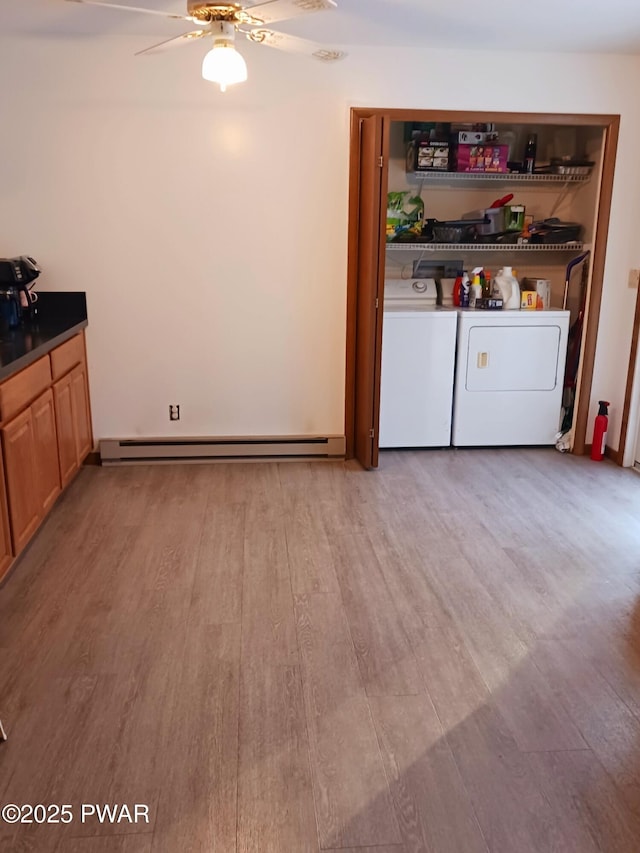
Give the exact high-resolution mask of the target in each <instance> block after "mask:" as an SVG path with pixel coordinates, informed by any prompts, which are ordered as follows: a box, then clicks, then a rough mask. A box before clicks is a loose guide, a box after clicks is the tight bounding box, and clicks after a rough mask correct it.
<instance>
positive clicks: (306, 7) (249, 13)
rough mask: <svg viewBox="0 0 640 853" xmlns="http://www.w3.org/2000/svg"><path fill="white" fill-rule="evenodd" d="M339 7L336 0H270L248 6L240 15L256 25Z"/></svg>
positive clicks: (239, 18) (244, 20) (240, 19)
mask: <svg viewBox="0 0 640 853" xmlns="http://www.w3.org/2000/svg"><path fill="white" fill-rule="evenodd" d="M335 8H337V3H335V2H334V0H269V2H267V3H259V4H258V5H257V6H247V7H246V8H245V9H244V10H243V11H242V12H240V13H239V15H238V20H239V21H240V22H241V23H247V24H251V23H253V24H254V25H255V24H256V23H257V24H258V25H260V24H274V23H275V22H276V21H286V20H288V19H289V18H297V17H298V16H300V15H308V14H309V13H310V12H324V11H326V10H327V9H335Z"/></svg>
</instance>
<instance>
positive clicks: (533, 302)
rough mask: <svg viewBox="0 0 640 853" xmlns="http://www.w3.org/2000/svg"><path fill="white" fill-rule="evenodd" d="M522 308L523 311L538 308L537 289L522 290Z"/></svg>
mask: <svg viewBox="0 0 640 853" xmlns="http://www.w3.org/2000/svg"><path fill="white" fill-rule="evenodd" d="M520 308H521V309H522V310H523V311H536V310H537V308H538V293H537V291H536V290H522V291H521V292H520Z"/></svg>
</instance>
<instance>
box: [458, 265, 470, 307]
mask: <svg viewBox="0 0 640 853" xmlns="http://www.w3.org/2000/svg"><path fill="white" fill-rule="evenodd" d="M470 289H471V286H470V284H469V276H468V274H467V273H466V272H465V273H463V275H462V284H461V286H460V307H461V308H468V307H469V291H470Z"/></svg>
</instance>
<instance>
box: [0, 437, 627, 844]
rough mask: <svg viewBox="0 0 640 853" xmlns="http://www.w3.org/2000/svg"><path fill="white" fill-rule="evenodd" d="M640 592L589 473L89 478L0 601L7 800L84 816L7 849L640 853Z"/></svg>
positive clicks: (433, 458) (429, 454)
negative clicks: (108, 811)
mask: <svg viewBox="0 0 640 853" xmlns="http://www.w3.org/2000/svg"><path fill="white" fill-rule="evenodd" d="M639 600H640V477H639V476H638V475H636V474H635V473H633V472H631V471H623V470H620V469H618V468H616V467H615V466H613V465H612V464H610V463H608V462H604V463H598V464H596V463H592V462H590V461H589V460H586V459H579V458H573V457H569V456H562V455H561V454H559V453H557V452H556V451H553V450H520V449H514V450H495V451H489V450H482V451H480V450H469V451H462V450H455V451H454V450H449V451H425V452H388V453H384V454H382V457H381V467H380V470H379V471H377V472H364V471H362V470H360V469H359V468H358V466H357V465H355V464H351V463H348V464H343V463H339V462H336V463H328V462H327V463H307V462H285V463H275V462H274V463H254V464H248V463H247V464H214V465H207V466H199V465H180V466H157V467H128V468H111V469H107V468H104V469H101V468H86V469H84V470H83V471H82V472H81V474H80V475H79V477H78V478H77V480H76V481H75V482H74V483H73V485H72V486H71V488H70V489H69V490H68V492H67V493H66V494H65V495H64V496H63V497H62V499H61V500H60V501H59V503H58V505H57V506H56V507H55V509H54V511H53V512H52V514H51V516H50V517H49V519H48V520H47V522H46V523H45V525H44V527H43V529H42V530H41V531H40V533H39V534H38V535H37V536H36V538H35V540H34V541H33V543H32V544H31V546H30V547H29V549H28V551H27V553H26V554H25V555H24V556H23V558H22V559H21V560H20V561H19V564H18V565H17V567H16V568H15V570H14V571H13V572H12V574H11V575H10V577H9V578H8V580H7V581H6V582H5V583H4V584H3V586H2V587H0V718H1V719H2V720H3V722H4V724H5V727H6V728H7V731H8V734H9V740H8V742H7V743H5V744H0V804H4V803H15V804H18V805H20V804H23V803H31V804H35V803H41V804H49V803H57V804H71V805H72V806H73V809H74V820H73V822H72V823H70V824H68V825H63V824H50V825H39V824H27V825H11V824H8V823H6V822H2V821H1V820H0V850H2V851H3V852H4V851H11V853H14V851H15V853H20V851H25V852H26V851H33V853H236V852H237V853H312V851H319V850H323V851H331V850H334V851H336V850H340V851H343V853H345V851H348V852H349V853H356V851H357V852H358V853H416V852H417V851H425V853H551V851H553V852H554V853H596V851H604V853H637V851H638V850H640V606H639V604H638V602H639ZM81 803H87V804H116V803H117V804H122V803H126V804H129V805H130V806H133V804H135V803H139V804H146V805H148V807H149V823H145V822H143V823H136V824H131V823H127V822H120V823H116V824H112V823H99V822H98V821H97V820H96V819H88V820H86V821H85V823H82V822H81V820H80V804H81Z"/></svg>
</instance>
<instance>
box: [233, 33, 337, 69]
mask: <svg viewBox="0 0 640 853" xmlns="http://www.w3.org/2000/svg"><path fill="white" fill-rule="evenodd" d="M245 35H246V36H247V38H248V39H249V40H250V41H254V42H256V43H257V44H266V45H268V46H269V47H276V48H278V49H279V50H287V51H289V52H290V53H303V54H305V56H313V57H314V58H315V59H320V60H322V61H323V62H332V61H333V60H336V59H344V58H345V56H346V55H347V54H346V53H345V52H344V51H343V50H333V49H332V48H326V47H323V46H322V45H321V44H317V43H316V42H315V41H309V40H308V39H301V38H298V37H297V36H290V35H288V34H287V33H278V32H274V31H273V30H252V32H250V33H245Z"/></svg>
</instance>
